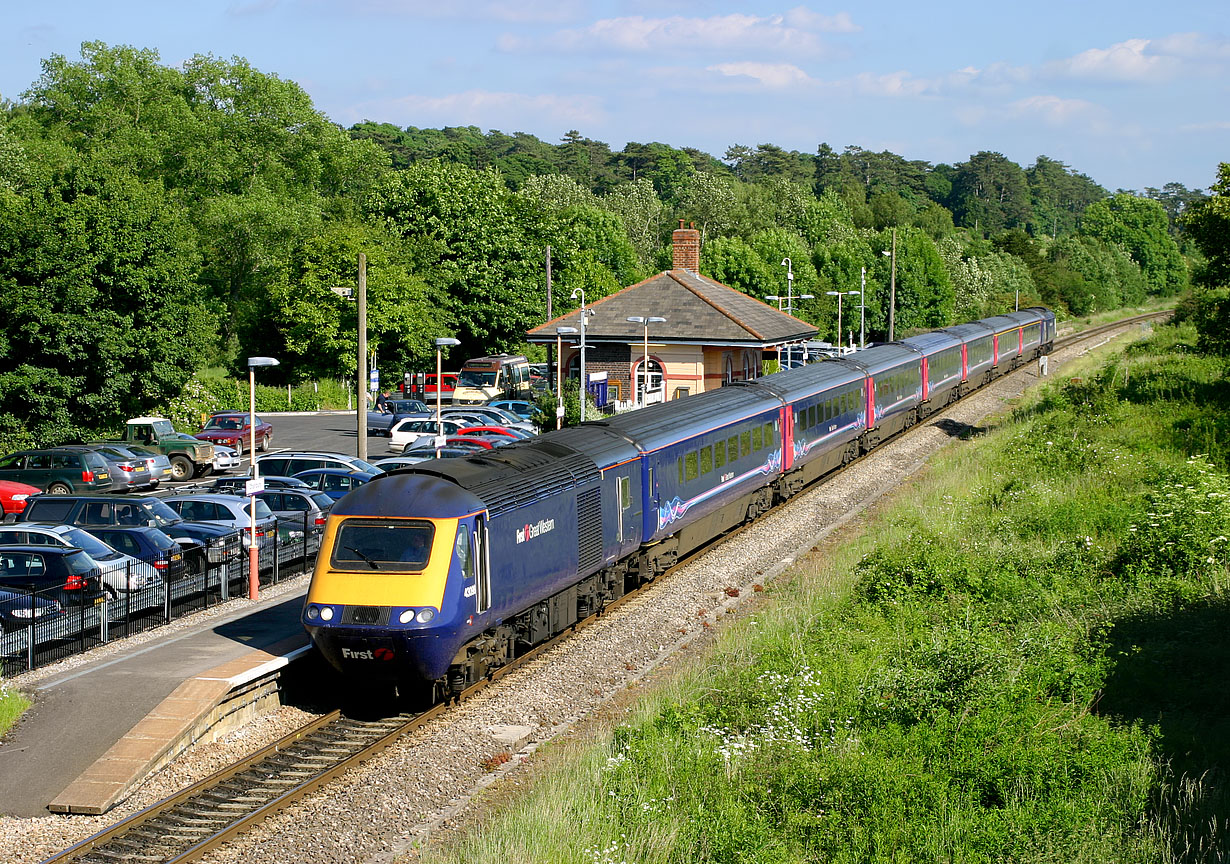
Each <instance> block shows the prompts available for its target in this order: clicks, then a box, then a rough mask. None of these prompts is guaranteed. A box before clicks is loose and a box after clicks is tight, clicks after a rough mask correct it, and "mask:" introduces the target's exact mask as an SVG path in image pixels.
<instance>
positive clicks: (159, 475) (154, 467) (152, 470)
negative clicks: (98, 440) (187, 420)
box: [90, 444, 174, 489]
mask: <svg viewBox="0 0 1230 864" xmlns="http://www.w3.org/2000/svg"><path fill="white" fill-rule="evenodd" d="M90 446H93V445H90ZM102 448H106V449H112V450H115V451H116V452H118V453H121V454H124V455H126V456H129V457H131V458H133V459H142V460H144V461H145V466H146V468H147V469H148V470H149V477H150V481H151V482H150V488H151V489H155V488H157V487H158V486H160V485H162V484H163V483H166V482H169V481H170V480H172V479H174V474H173V471H172V469H171V460H170V458H169V457H168V456H167V455H166V454H165V453H162V452H160V451H158V450H155V449H153V448H152V447H142V446H140V445H137V444H106V445H102ZM102 448H100V449H102Z"/></svg>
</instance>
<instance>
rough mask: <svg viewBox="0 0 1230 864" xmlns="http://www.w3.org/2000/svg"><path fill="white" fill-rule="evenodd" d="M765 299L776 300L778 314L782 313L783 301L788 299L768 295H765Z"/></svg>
mask: <svg viewBox="0 0 1230 864" xmlns="http://www.w3.org/2000/svg"><path fill="white" fill-rule="evenodd" d="M764 299H766V300H776V301H777V311H778V312H780V311H782V301H783V300H785V299H786V298H785V297H780V296H778V295H777V294H766V295H764Z"/></svg>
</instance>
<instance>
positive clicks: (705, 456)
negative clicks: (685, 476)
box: [700, 446, 713, 474]
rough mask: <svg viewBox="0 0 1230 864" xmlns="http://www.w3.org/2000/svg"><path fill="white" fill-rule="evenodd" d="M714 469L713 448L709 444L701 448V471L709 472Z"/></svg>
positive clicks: (703, 472) (702, 472)
mask: <svg viewBox="0 0 1230 864" xmlns="http://www.w3.org/2000/svg"><path fill="white" fill-rule="evenodd" d="M712 470H713V448H712V447H709V446H705V447H701V448H700V473H701V474H708V473H709V472H710V471H712Z"/></svg>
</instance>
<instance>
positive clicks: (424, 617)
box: [414, 609, 436, 624]
mask: <svg viewBox="0 0 1230 864" xmlns="http://www.w3.org/2000/svg"><path fill="white" fill-rule="evenodd" d="M435 617H436V610H435V609H423V610H421V611H420V612H419V614H417V615H415V616H414V620H415V621H418V622H419V623H420V624H426V623H427V622H428V621H430V620H431V619H432V618H435Z"/></svg>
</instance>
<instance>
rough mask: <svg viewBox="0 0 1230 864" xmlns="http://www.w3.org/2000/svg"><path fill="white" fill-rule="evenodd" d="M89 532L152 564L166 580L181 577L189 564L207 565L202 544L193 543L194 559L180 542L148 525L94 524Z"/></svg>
mask: <svg viewBox="0 0 1230 864" xmlns="http://www.w3.org/2000/svg"><path fill="white" fill-rule="evenodd" d="M89 533H90V534H92V535H93V536H95V537H97V538H98V539H99V540H101V541H102V542H103V543H106V544H107V545H108V546H110V547H111V548H112V549H115V550H117V551H119V552H122V553H123V554H125V555H128V556H129V557H131V558H136V559H137V560H138V561H144V562H145V563H146V564H149V565H150V566H151V567H153V568H154V571H155V572H156V573H157V574H158V575H159V577H160V578H161V579H162V580H163V581H166V582H174V581H175V580H176V579H182V578H183V577H184V575H185V574H186V573H187V569H188V567H189V565H191V566H192V568H193V570H198V569H200V568H201V567H203V566H204V563H203V560H202V559H203V555H202V550H201V548H200V546H199V544H194V545H193V547H192V548H193V556H192V560H191V561H189V560H186V559H185V558H184V547H183V546H182V545H181V544H180V543H177V542H176V541H174V540H172V539H171V538H170V537H168V536H167V535H166V533H165V532H163V531H160V530H159V529H157V528H151V527H149V526H148V525H94V526H91V527H90V532H89Z"/></svg>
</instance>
